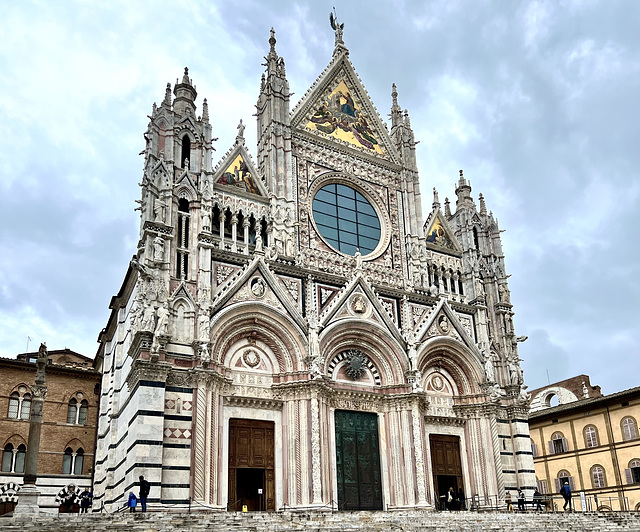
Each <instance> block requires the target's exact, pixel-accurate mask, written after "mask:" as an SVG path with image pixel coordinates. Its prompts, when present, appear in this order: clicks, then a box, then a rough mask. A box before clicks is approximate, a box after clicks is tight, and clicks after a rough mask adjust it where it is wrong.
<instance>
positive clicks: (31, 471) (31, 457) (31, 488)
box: [13, 344, 49, 516]
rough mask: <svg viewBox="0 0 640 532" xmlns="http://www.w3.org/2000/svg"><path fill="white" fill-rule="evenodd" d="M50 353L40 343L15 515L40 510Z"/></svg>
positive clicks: (28, 513)
mask: <svg viewBox="0 0 640 532" xmlns="http://www.w3.org/2000/svg"><path fill="white" fill-rule="evenodd" d="M48 358H49V353H48V352H47V346H46V345H45V344H40V349H39V350H38V359H37V360H36V380H35V385H34V386H32V387H31V397H32V399H31V417H30V418H29V441H28V442H27V456H26V460H25V467H24V481H23V485H22V488H21V489H20V491H19V492H18V504H17V505H16V507H15V510H14V511H13V515H14V516H17V515H35V514H37V513H38V512H39V511H40V507H39V506H38V497H39V495H40V492H39V491H38V490H37V489H36V479H37V478H38V451H39V450H40V431H41V428H42V407H43V405H44V398H45V396H46V395H47V387H46V386H45V372H46V367H47V360H48Z"/></svg>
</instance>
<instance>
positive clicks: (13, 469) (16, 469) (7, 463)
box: [2, 443, 27, 473]
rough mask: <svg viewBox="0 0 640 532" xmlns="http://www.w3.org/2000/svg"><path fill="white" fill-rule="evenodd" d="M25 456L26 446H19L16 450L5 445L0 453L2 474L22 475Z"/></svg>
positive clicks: (10, 445)
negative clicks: (0, 455) (0, 453)
mask: <svg viewBox="0 0 640 532" xmlns="http://www.w3.org/2000/svg"><path fill="white" fill-rule="evenodd" d="M26 456H27V447H26V445H24V444H20V445H18V448H17V449H15V448H14V447H13V445H12V444H10V443H7V444H6V445H5V446H4V449H3V451H2V472H3V473H24V460H25V458H26Z"/></svg>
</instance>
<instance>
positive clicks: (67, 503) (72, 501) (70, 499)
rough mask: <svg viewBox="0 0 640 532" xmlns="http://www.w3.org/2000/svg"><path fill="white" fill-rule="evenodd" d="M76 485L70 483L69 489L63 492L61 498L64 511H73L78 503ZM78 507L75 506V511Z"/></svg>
mask: <svg viewBox="0 0 640 532" xmlns="http://www.w3.org/2000/svg"><path fill="white" fill-rule="evenodd" d="M76 498H77V495H76V487H75V485H74V484H69V485H68V486H67V490H66V491H64V492H63V494H62V496H61V497H60V500H61V501H62V511H63V512H73V511H74V505H76V504H77V503H76ZM77 508H78V507H77V506H76V507H75V511H76V512H77V511H78V509H77Z"/></svg>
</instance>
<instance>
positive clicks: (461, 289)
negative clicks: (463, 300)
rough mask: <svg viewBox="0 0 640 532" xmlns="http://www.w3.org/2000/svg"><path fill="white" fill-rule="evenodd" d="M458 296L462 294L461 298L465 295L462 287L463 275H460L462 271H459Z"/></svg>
mask: <svg viewBox="0 0 640 532" xmlns="http://www.w3.org/2000/svg"><path fill="white" fill-rule="evenodd" d="M458 294H460V295H461V296H463V295H464V287H463V286H462V274H461V273H460V270H458Z"/></svg>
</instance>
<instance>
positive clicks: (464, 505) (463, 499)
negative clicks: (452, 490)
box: [458, 488, 467, 510]
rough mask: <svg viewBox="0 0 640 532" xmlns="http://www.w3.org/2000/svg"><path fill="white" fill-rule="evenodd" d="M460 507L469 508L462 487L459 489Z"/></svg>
mask: <svg viewBox="0 0 640 532" xmlns="http://www.w3.org/2000/svg"><path fill="white" fill-rule="evenodd" d="M458 509H459V510H466V509H467V504H466V501H465V498H464V491H463V489H462V488H460V489H459V490H458Z"/></svg>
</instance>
